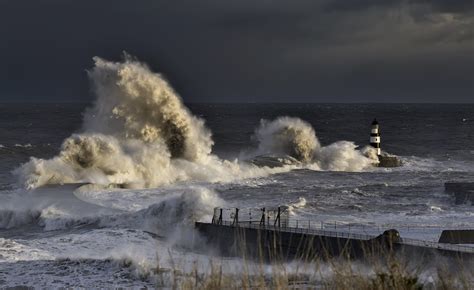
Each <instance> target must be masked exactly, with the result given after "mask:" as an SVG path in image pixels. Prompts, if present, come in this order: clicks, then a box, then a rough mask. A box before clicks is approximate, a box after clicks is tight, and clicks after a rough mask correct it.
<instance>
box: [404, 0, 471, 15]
mask: <svg viewBox="0 0 474 290" xmlns="http://www.w3.org/2000/svg"><path fill="white" fill-rule="evenodd" d="M410 2H411V3H418V4H425V5H430V6H431V7H433V9H434V10H436V11H440V12H446V13H468V12H472V10H474V1H472V0H411V1H410Z"/></svg>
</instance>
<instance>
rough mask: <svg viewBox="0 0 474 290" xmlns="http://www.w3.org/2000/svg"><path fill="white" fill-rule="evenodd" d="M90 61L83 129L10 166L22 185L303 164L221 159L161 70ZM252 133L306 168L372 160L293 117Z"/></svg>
mask: <svg viewBox="0 0 474 290" xmlns="http://www.w3.org/2000/svg"><path fill="white" fill-rule="evenodd" d="M94 61H95V66H94V68H93V69H92V70H91V71H89V77H90V79H91V82H92V84H93V87H94V91H95V94H96V97H97V98H96V100H95V102H94V104H93V106H92V107H91V108H89V109H87V110H86V112H85V115H84V122H83V128H82V131H81V132H80V133H77V134H74V135H72V136H71V137H69V138H67V139H66V140H64V142H63V144H62V146H61V150H60V152H59V154H58V155H57V156H56V157H53V158H51V159H38V158H34V157H32V158H31V159H30V161H29V162H27V163H25V164H23V165H22V166H21V167H20V168H18V169H17V170H15V173H16V174H17V175H18V179H19V182H20V184H21V185H22V186H23V187H26V188H29V189H33V188H37V187H40V186H43V185H46V184H65V183H93V184H99V185H100V184H102V185H104V186H107V185H109V184H119V185H120V187H123V188H152V187H159V186H163V185H168V184H173V183H175V182H178V181H187V180H192V181H205V182H228V181H232V180H235V179H239V178H249V177H261V176H265V175H268V174H272V173H277V172H284V171H288V170H291V169H293V168H296V167H301V165H300V164H298V165H295V164H282V166H280V167H278V168H268V167H258V166H255V165H253V164H250V163H245V162H240V161H239V160H234V161H228V160H222V159H220V158H219V157H217V156H216V155H214V154H212V146H213V144H214V142H213V140H212V134H211V131H210V130H209V129H207V128H206V126H205V124H204V120H202V119H200V118H198V117H196V116H194V115H192V114H191V112H190V111H189V110H188V109H187V108H186V107H185V106H184V104H183V102H182V100H181V98H180V97H179V96H178V94H176V92H175V91H174V90H173V89H172V88H171V86H170V85H169V84H168V82H167V81H166V80H165V79H164V78H163V77H162V76H161V75H160V74H157V73H154V72H152V71H151V70H150V69H149V68H148V67H147V66H146V65H145V64H143V63H141V62H139V61H137V60H135V59H133V58H131V57H130V56H127V55H126V56H125V58H124V60H123V61H122V62H112V61H106V60H104V59H101V58H99V57H95V58H94ZM255 136H256V139H257V140H258V142H259V146H258V149H257V152H258V153H259V154H268V153H277V154H283V155H285V154H286V155H290V156H293V157H294V158H296V159H298V160H300V161H302V162H303V163H304V165H305V166H307V168H310V169H317V170H320V169H322V170H356V171H357V170H362V169H363V168H365V167H366V166H367V165H368V164H370V162H369V159H368V158H365V157H364V156H362V155H361V154H360V152H359V151H357V150H356V148H355V147H356V146H355V145H350V143H340V144H334V145H330V146H328V147H321V146H320V144H319V141H318V139H317V138H316V134H315V132H314V129H313V128H312V127H311V125H310V124H308V123H306V122H305V121H303V120H301V119H298V118H290V117H280V118H277V119H276V120H274V121H262V122H261V124H260V126H259V127H258V128H257V129H256V131H255ZM337 150H342V151H341V152H336V151H337Z"/></svg>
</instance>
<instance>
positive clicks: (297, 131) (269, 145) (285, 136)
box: [255, 117, 320, 162]
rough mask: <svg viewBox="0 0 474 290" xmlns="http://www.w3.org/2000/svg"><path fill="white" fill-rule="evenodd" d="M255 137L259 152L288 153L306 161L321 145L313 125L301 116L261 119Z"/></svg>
mask: <svg viewBox="0 0 474 290" xmlns="http://www.w3.org/2000/svg"><path fill="white" fill-rule="evenodd" d="M255 138H256V139H257V141H258V143H259V145H258V154H272V153H276V154H287V155H290V156H292V157H294V158H296V159H298V160H300V161H304V162H308V161H311V160H312V159H313V155H314V152H315V150H317V149H318V148H319V147H320V145H319V141H318V139H317V138H316V133H315V132H314V129H313V127H311V125H310V124H309V123H307V122H305V121H303V120H301V119H299V118H291V117H279V118H277V119H275V120H273V121H268V120H261V121H260V126H259V127H258V128H257V130H256V131H255Z"/></svg>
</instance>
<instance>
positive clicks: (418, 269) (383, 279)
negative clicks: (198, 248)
mask: <svg viewBox="0 0 474 290" xmlns="http://www.w3.org/2000/svg"><path fill="white" fill-rule="evenodd" d="M239 247H240V250H241V253H242V255H241V258H240V262H239V265H240V266H239V267H238V268H236V269H232V266H229V263H228V262H229V260H226V259H224V258H214V259H211V260H209V262H208V263H206V264H205V265H199V263H198V262H195V263H194V265H193V267H192V270H191V271H188V272H184V271H183V270H180V269H184V268H185V267H178V265H176V264H175V263H174V262H173V259H172V255H171V254H170V259H171V268H172V269H162V268H160V267H158V266H157V268H156V269H154V270H153V271H152V272H153V274H152V275H154V276H155V280H156V281H157V284H156V285H157V287H167V288H171V289H189V290H191V289H193V290H194V289H211V290H212V289H373V290H375V289H387V290H388V289H390V290H391V289H394V290H402V289H403V290H404V289H407V290H417V289H474V278H473V277H474V268H473V267H472V263H471V264H465V263H464V261H462V260H456V259H455V258H447V257H441V256H440V257H432V256H430V257H423V256H422V255H420V256H417V255H406V253H405V254H395V253H394V252H393V251H391V250H390V249H389V248H380V249H376V250H375V251H374V249H373V248H372V249H367V251H366V253H365V256H364V257H362V258H359V259H356V260H354V259H353V258H352V257H351V256H350V255H344V254H343V255H340V256H338V257H331V256H330V255H329V254H328V253H321V252H319V253H318V255H314V249H310V248H308V247H307V246H304V245H303V246H302V247H301V248H299V251H298V253H299V254H298V255H297V258H296V259H294V260H292V261H288V260H286V259H285V258H284V257H281V255H280V256H279V255H278V254H277V252H278V251H274V252H272V253H267V257H264V255H263V254H262V252H263V249H259V254H258V255H256V256H253V257H249V256H248V254H246V251H245V243H244V242H241V243H240V245H239ZM280 253H281V252H280ZM232 261H234V262H235V260H232ZM471 262H472V261H471Z"/></svg>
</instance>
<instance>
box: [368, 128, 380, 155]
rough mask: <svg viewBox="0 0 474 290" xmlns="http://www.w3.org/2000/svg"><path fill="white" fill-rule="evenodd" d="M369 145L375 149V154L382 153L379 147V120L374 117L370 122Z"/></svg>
mask: <svg viewBox="0 0 474 290" xmlns="http://www.w3.org/2000/svg"><path fill="white" fill-rule="evenodd" d="M370 145H371V146H372V147H374V148H375V149H377V156H380V155H381V154H382V151H381V149H380V130H379V122H377V119H374V121H373V122H372V129H371V131H370Z"/></svg>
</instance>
